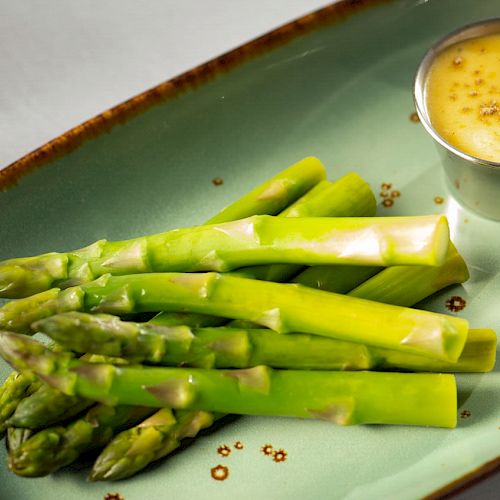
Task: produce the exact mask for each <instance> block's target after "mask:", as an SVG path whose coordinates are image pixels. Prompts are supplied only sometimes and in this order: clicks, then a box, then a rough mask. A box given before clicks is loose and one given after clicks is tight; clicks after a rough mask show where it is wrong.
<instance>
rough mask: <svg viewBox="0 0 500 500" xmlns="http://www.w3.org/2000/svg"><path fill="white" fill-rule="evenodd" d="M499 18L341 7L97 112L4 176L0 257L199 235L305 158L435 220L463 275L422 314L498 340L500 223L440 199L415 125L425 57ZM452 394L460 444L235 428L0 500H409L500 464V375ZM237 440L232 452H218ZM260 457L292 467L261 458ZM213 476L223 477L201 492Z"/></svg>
mask: <svg viewBox="0 0 500 500" xmlns="http://www.w3.org/2000/svg"><path fill="white" fill-rule="evenodd" d="M498 12H500V1H499V0H488V1H478V0H460V1H459V0H431V1H429V0H428V1H420V0H419V1H417V0H415V1H413V0H412V1H395V2H375V1H371V2H370V1H358V2H355V1H351V2H348V1H345V2H340V4H337V5H336V6H332V7H331V8H328V9H326V10H324V11H322V12H320V13H318V14H317V15H313V16H309V17H307V18H305V19H303V20H300V21H299V22H296V23H292V24H291V25H288V26H287V27H285V28H282V29H281V30H279V31H277V32H275V33H274V34H271V35H269V36H267V37H265V38H264V39H261V40H258V41H256V42H254V43H252V44H250V45H248V46H246V47H243V48H242V49H239V50H237V51H235V52H233V53H230V54H228V55H226V56H225V57H223V58H222V59H219V60H217V61H215V62H211V63H209V64H208V65H205V66H204V67H202V68H201V69H197V70H195V71H193V72H190V73H188V74H186V75H183V76H182V77H180V78H178V79H176V80H175V81H173V83H167V84H164V85H162V86H160V87H159V88H157V89H155V90H153V91H152V92H149V93H146V94H145V95H142V96H140V97H139V98H136V99H134V100H132V101H131V102H129V103H126V104H124V105H122V106H120V107H119V108H118V109H115V110H112V111H110V112H107V113H105V114H104V115H102V116H99V117H97V118H96V119H94V120H92V121H90V122H89V123H87V124H85V125H84V126H83V127H80V128H77V129H75V130H73V131H71V132H70V133H68V134H66V135H65V136H63V137H61V138H58V139H56V140H55V141H54V142H53V143H51V144H49V145H47V146H44V147H43V148H41V150H38V151H37V152H35V153H33V154H31V155H29V156H28V157H27V158H24V159H22V160H20V161H19V162H17V163H16V164H14V165H13V166H11V167H9V168H8V169H7V170H6V171H4V172H3V173H2V174H0V181H1V182H2V185H3V186H6V185H7V184H9V183H10V182H11V181H13V180H17V183H16V185H14V186H11V187H9V188H8V189H6V190H5V192H2V193H1V194H0V214H1V215H0V218H1V224H0V241H1V242H2V243H1V247H0V258H7V257H11V256H21V255H28V254H33V253H40V252H45V251H49V250H52V249H61V250H62V249H67V248H73V247H79V246H83V245H84V244H86V243H88V242H91V241H93V240H96V239H98V238H109V239H117V238H119V239H122V238H128V237H132V236H134V235H138V234H142V233H148V232H156V231H161V230H166V229H169V228H174V227H178V226H189V225H194V224H197V223H200V222H201V221H203V220H204V219H206V218H207V217H208V216H209V215H210V214H213V213H215V212H216V211H217V210H219V209H220V208H221V207H222V206H224V205H225V204H227V203H229V202H231V201H232V200H234V199H235V198H237V197H238V196H240V195H242V194H243V193H244V192H245V191H247V190H248V189H249V188H250V187H252V186H253V185H255V184H257V183H259V182H261V181H262V180H264V179H266V178H267V177H269V176H271V175H272V174H273V173H275V172H277V171H278V170H280V169H282V168H284V167H286V166H288V165H289V164H291V163H294V162H295V161H297V160H298V159H300V158H302V157H305V156H307V155H316V156H318V157H319V158H321V159H322V160H323V162H324V163H325V164H326V165H328V167H329V169H330V174H331V177H336V176H339V175H341V174H343V173H345V172H347V171H349V170H356V171H358V172H360V173H361V174H362V175H363V176H364V177H365V178H366V179H367V180H368V181H369V182H370V183H371V184H372V186H373V188H374V190H375V192H376V193H377V195H378V193H379V191H380V187H381V184H382V183H390V184H392V188H391V189H392V190H397V191H399V192H400V197H398V198H395V203H394V205H393V206H392V207H390V208H386V207H383V206H381V207H380V213H381V214H384V215H399V214H425V213H437V212H444V213H446V214H447V215H448V217H449V220H450V223H451V229H452V233H453V237H454V239H455V242H456V244H457V246H458V247H459V249H460V250H461V251H462V252H463V254H464V256H465V257H466V259H467V261H468V262H469V264H470V268H471V271H472V278H471V280H470V281H469V282H468V283H466V285H465V286H464V287H456V288H454V289H451V290H446V291H445V292H443V293H441V294H439V296H437V297H435V299H433V300H432V301H430V302H429V303H428V304H426V306H427V307H429V308H431V309H434V310H439V311H446V307H445V305H446V301H447V299H449V298H450V297H451V296H454V295H456V296H460V297H462V298H464V299H465V301H466V307H465V309H464V310H463V311H461V312H459V313H458V314H459V315H461V316H463V317H466V318H468V319H469V320H471V322H472V325H474V326H488V327H493V328H496V329H497V330H500V319H499V314H498V305H497V297H498V296H499V294H500V278H499V276H498V273H499V270H500V253H499V252H498V246H499V244H500V232H499V225H498V223H495V222H491V221H487V220H484V219H481V218H479V217H477V216H475V215H474V214H472V213H470V212H468V211H467V210H464V209H462V208H461V207H460V206H458V205H457V203H456V202H455V201H453V200H452V199H451V198H450V196H449V194H448V191H447V188H446V186H445V184H444V181H443V177H442V173H441V169H440V166H439V163H438V156H437V153H436V152H435V150H434V146H433V144H432V141H431V139H430V137H428V135H427V134H426V132H425V131H424V130H423V128H422V127H421V125H420V124H418V123H415V122H414V121H412V120H411V115H412V112H413V111H414V108H413V103H412V81H413V76H414V73H415V70H416V67H417V64H418V61H419V59H420V58H421V57H422V55H423V53H424V51H425V50H426V48H427V47H428V46H429V45H430V44H431V43H432V42H433V41H434V40H435V39H436V38H438V37H440V36H441V35H443V34H445V33H446V32H448V31H450V30H452V29H454V28H456V27H458V26H460V25H463V24H466V23H469V22H472V21H475V20H478V19H481V18H486V17H493V16H495V15H498ZM153 104H154V105H153ZM118 122H120V123H119V124H118ZM112 124H116V126H114V127H113V128H111V127H110V126H111V125H112ZM105 130H107V131H108V133H103V132H104V131H105ZM84 139H85V140H84ZM76 146H78V147H76ZM47 160H50V161H47ZM35 166H41V167H42V168H38V169H35V168H34V167H35ZM21 174H25V175H21ZM215 177H220V178H222V179H223V181H224V182H223V184H222V185H219V186H215V185H214V184H213V183H212V179H214V178H215ZM2 179H3V180H2ZM436 197H438V198H436ZM439 197H441V198H442V199H443V200H444V203H442V204H439V203H437V201H438V202H439V201H441V200H440V198H439ZM1 370H2V373H1V375H2V376H3V375H5V374H6V373H7V368H6V367H5V366H4V365H2V368H1ZM458 382H459V387H460V408H459V415H460V417H459V421H458V427H457V428H456V429H455V430H441V429H425V428H408V427H399V428H398V427H384V426H364V427H352V428H341V427H336V426H334V425H331V424H328V423H325V422H319V421H317V422H316V421H311V422H309V421H307V422H306V421H301V420H292V419H273V418H249V417H247V418H241V419H238V420H237V421H235V422H233V423H231V424H230V425H227V426H226V427H224V428H223V429H221V430H219V431H218V432H216V433H213V434H212V435H210V436H208V437H204V438H202V439H199V440H198V441H196V442H195V443H193V444H192V445H191V446H190V447H189V448H188V449H186V450H183V451H182V452H181V453H177V454H175V455H174V456H172V457H171V458H169V459H168V460H165V461H163V462H161V463H159V464H157V465H155V466H153V467H151V468H149V469H148V470H147V471H146V472H145V473H143V474H141V475H139V476H138V477H137V478H134V479H131V480H128V481H122V482H119V483H116V484H105V483H97V484H90V483H88V482H86V480H85V477H86V473H87V469H85V468H82V467H73V468H67V469H65V470H64V471H61V472H59V473H57V474H54V475H53V476H51V477H49V478H42V479H31V480H29V479H21V478H17V477H15V476H13V475H11V474H10V473H8V472H7V471H6V469H5V468H2V472H0V474H1V479H0V497H1V498H2V499H4V498H5V499H16V500H25V499H36V500H43V499H47V500H48V499H50V500H55V499H68V498H70V499H73V498H78V499H79V500H87V499H89V500H90V499H102V498H103V497H104V495H105V494H106V493H108V492H119V493H121V494H122V495H123V496H124V497H125V499H126V500H140V499H144V498H175V499H184V498H203V499H205V498H217V499H221V498H273V499H282V498H283V499H295V498H300V499H306V498H349V499H367V498H384V499H387V498H395V499H403V498H418V497H421V496H424V495H427V494H430V493H432V492H434V491H435V490H438V489H440V488H443V487H445V486H446V485H447V484H449V483H450V482H452V481H454V480H457V478H460V477H462V476H463V475H464V474H468V473H470V472H471V471H473V470H474V469H476V468H478V467H480V466H482V465H483V464H485V463H487V462H490V461H492V460H494V459H496V458H497V456H498V454H499V450H500V430H499V425H500V390H499V387H500V373H499V372H498V370H497V371H495V372H494V373H491V374H487V375H474V376H460V377H459V380H458ZM236 441H240V442H241V443H242V444H243V446H244V447H243V449H241V450H237V449H234V448H233V451H232V453H231V454H230V455H229V456H228V457H226V458H224V457H221V456H220V455H218V454H217V451H216V450H217V447H218V446H219V445H221V444H227V445H229V446H231V447H232V446H233V444H234V443H235V442H236ZM266 444H271V445H272V446H274V447H275V448H278V449H281V448H282V449H284V450H286V452H287V459H286V460H285V461H283V462H278V463H277V462H274V461H273V460H272V459H271V458H270V457H268V456H265V455H264V454H263V453H262V452H261V447H262V446H263V445H266ZM0 461H1V462H2V463H3V464H4V463H5V461H6V457H5V452H4V451H3V450H2V452H1V458H0ZM218 464H222V465H225V466H227V467H228V470H229V476H228V478H227V479H226V480H225V481H215V480H214V479H212V478H211V473H210V470H211V468H212V467H214V466H217V465H218Z"/></svg>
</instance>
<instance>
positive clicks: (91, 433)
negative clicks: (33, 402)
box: [9, 361, 152, 477]
mask: <svg viewBox="0 0 500 500" xmlns="http://www.w3.org/2000/svg"><path fill="white" fill-rule="evenodd" d="M80 362H81V363H84V362H83V361H80ZM89 365H90V366H92V364H91V363H89ZM93 366H99V365H93ZM151 413H152V410H151V409H150V408H143V407H138V406H134V407H131V406H125V405H118V406H107V405H103V404H99V405H96V406H94V407H92V408H91V409H90V410H89V411H88V412H87V413H86V414H85V416H83V417H81V418H79V419H77V420H75V421H73V422H72V423H70V424H69V425H68V426H67V427H63V426H58V427H50V428H48V429H44V430H42V431H40V432H37V433H36V434H34V435H32V436H31V437H29V439H27V440H26V441H24V442H22V443H21V444H20V445H19V446H18V447H17V448H15V449H11V450H10V453H9V468H10V470H11V471H12V472H14V473H15V474H18V475H20V476H26V477H39V476H45V475H47V474H50V473H51V472H55V471H56V470H58V469H60V468H61V467H64V466H65V465H68V464H70V463H72V462H74V461H75V460H76V459H77V458H78V457H79V456H80V455H81V454H82V453H84V452H86V451H89V450H92V449H96V448H100V447H102V446H104V445H106V443H108V442H109V440H110V439H111V437H112V436H113V434H114V433H115V432H116V431H117V430H121V429H123V426H131V425H135V424H136V423H138V422H140V421H141V420H142V419H144V417H146V416H147V415H150V414H151Z"/></svg>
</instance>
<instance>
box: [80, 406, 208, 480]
mask: <svg viewBox="0 0 500 500" xmlns="http://www.w3.org/2000/svg"><path fill="white" fill-rule="evenodd" d="M216 418H218V415H214V414H213V413H209V412H206V411H202V410H193V411H187V410H186V411H183V410H180V411H177V412H175V417H174V416H173V414H172V410H170V409H168V408H162V409H161V410H159V411H157V412H156V413H155V414H154V415H152V416H151V417H149V418H148V419H146V420H144V421H143V422H141V423H140V424H139V425H137V426H135V427H132V428H131V429H128V430H126V431H123V432H121V433H120V434H118V435H117V436H115V437H114V438H113V440H112V441H111V442H110V443H109V444H108V445H107V446H106V448H104V450H103V451H102V452H101V454H100V455H99V457H97V460H96V461H95V463H94V466H93V468H92V471H91V473H90V476H89V479H91V480H92V481H102V480H107V481H115V480H117V479H125V478H127V477H130V476H132V475H134V474H135V473H137V472H138V471H140V470H141V469H143V468H144V467H146V466H147V465H148V464H150V463H151V462H153V461H155V460H159V459H160V458H162V457H164V456H166V455H168V454H169V453H171V452H172V451H174V450H175V449H177V448H178V447H179V446H180V445H181V441H182V440H183V439H186V438H189V437H195V436H196V435H197V434H198V433H199V432H200V431H201V430H203V429H206V428H207V427H210V426H211V425H212V424H213V422H214V420H215V419H216Z"/></svg>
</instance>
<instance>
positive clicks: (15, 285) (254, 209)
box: [0, 157, 326, 298]
mask: <svg viewBox="0 0 500 500" xmlns="http://www.w3.org/2000/svg"><path fill="white" fill-rule="evenodd" d="M325 177H326V172H325V168H324V167H323V165H322V164H321V162H320V161H319V160H318V159H317V158H313V157H309V158H305V159H304V160H301V161H299V162H298V163H296V164H294V165H292V166H291V167H289V168H287V169H286V170H284V171H283V172H280V173H279V174H277V175H276V176H274V177H272V178H271V179H269V180H267V181H266V182H264V183H263V184H261V185H260V186H258V187H257V188H255V189H254V190H253V191H251V192H249V193H248V194H246V195H245V196H243V197H242V198H240V199H239V200H237V201H236V202H235V203H233V204H232V205H229V206H228V207H226V208H225V209H223V210H222V211H221V212H219V213H218V214H217V215H216V216H215V217H212V218H211V219H210V220H209V221H208V222H207V223H209V224H216V223H221V222H228V221H231V220H236V219H242V218H245V217H249V216H252V215H258V214H276V213H279V212H280V211H281V210H283V209H284V208H286V207H287V206H288V205H290V203H292V202H294V201H295V200H297V199H298V198H299V197H300V196H302V195H303V194H304V193H306V192H307V191H309V190H310V189H311V188H312V187H313V186H315V185H316V184H317V183H318V182H320V181H321V180H323V179H325ZM141 245H142V243H141V239H139V241H136V242H135V243H134V242H130V246H127V243H125V244H124V245H121V255H122V257H123V258H124V259H121V266H122V270H123V267H126V268H127V267H128V268H129V270H130V271H131V270H132V269H135V272H141V269H140V268H143V267H144V265H145V264H144V263H141V255H140V253H141ZM110 246H111V247H114V246H115V245H113V244H110V243H107V242H106V241H105V240H101V241H98V242H97V243H95V244H93V245H90V246H89V247H86V248H83V249H80V250H76V251H74V252H69V253H48V254H44V255H39V256H35V257H25V258H18V259H9V260H6V261H3V262H0V297H4V298H20V297H28V296H29V295H32V294H35V293H39V292H42V291H44V290H48V289H50V288H51V287H53V286H59V287H61V288H66V287H67V286H71V285H75V284H79V283H84V282H85V281H91V280H92V279H94V278H96V277H97V276H98V274H95V272H96V271H95V270H93V269H92V268H91V267H92V266H91V265H90V262H91V261H93V260H95V259H98V258H99V256H102V257H104V254H105V249H106V248H109V247H110ZM118 246H119V247H120V245H118ZM104 259H105V260H106V257H104ZM101 260H102V259H101ZM113 266H114V267H115V271H116V272H117V273H118V272H120V270H119V269H116V264H115V265H113V264H112V266H111V267H113ZM130 266H131V267H130ZM137 266H139V267H137Z"/></svg>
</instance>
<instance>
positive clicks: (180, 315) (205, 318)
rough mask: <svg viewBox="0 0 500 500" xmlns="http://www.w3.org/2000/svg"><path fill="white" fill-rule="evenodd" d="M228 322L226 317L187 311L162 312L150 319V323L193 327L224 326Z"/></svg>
mask: <svg viewBox="0 0 500 500" xmlns="http://www.w3.org/2000/svg"><path fill="white" fill-rule="evenodd" d="M227 322H228V320H227V319H226V318H221V317H220V316H211V315H210V314H201V313H186V312H161V313H158V314H157V315H156V316H155V317H154V318H152V319H150V320H149V321H148V323H149V324H150V325H161V326H190V327H192V328H201V327H204V326H212V327H213V326H222V325H225V324H226V323H227Z"/></svg>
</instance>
